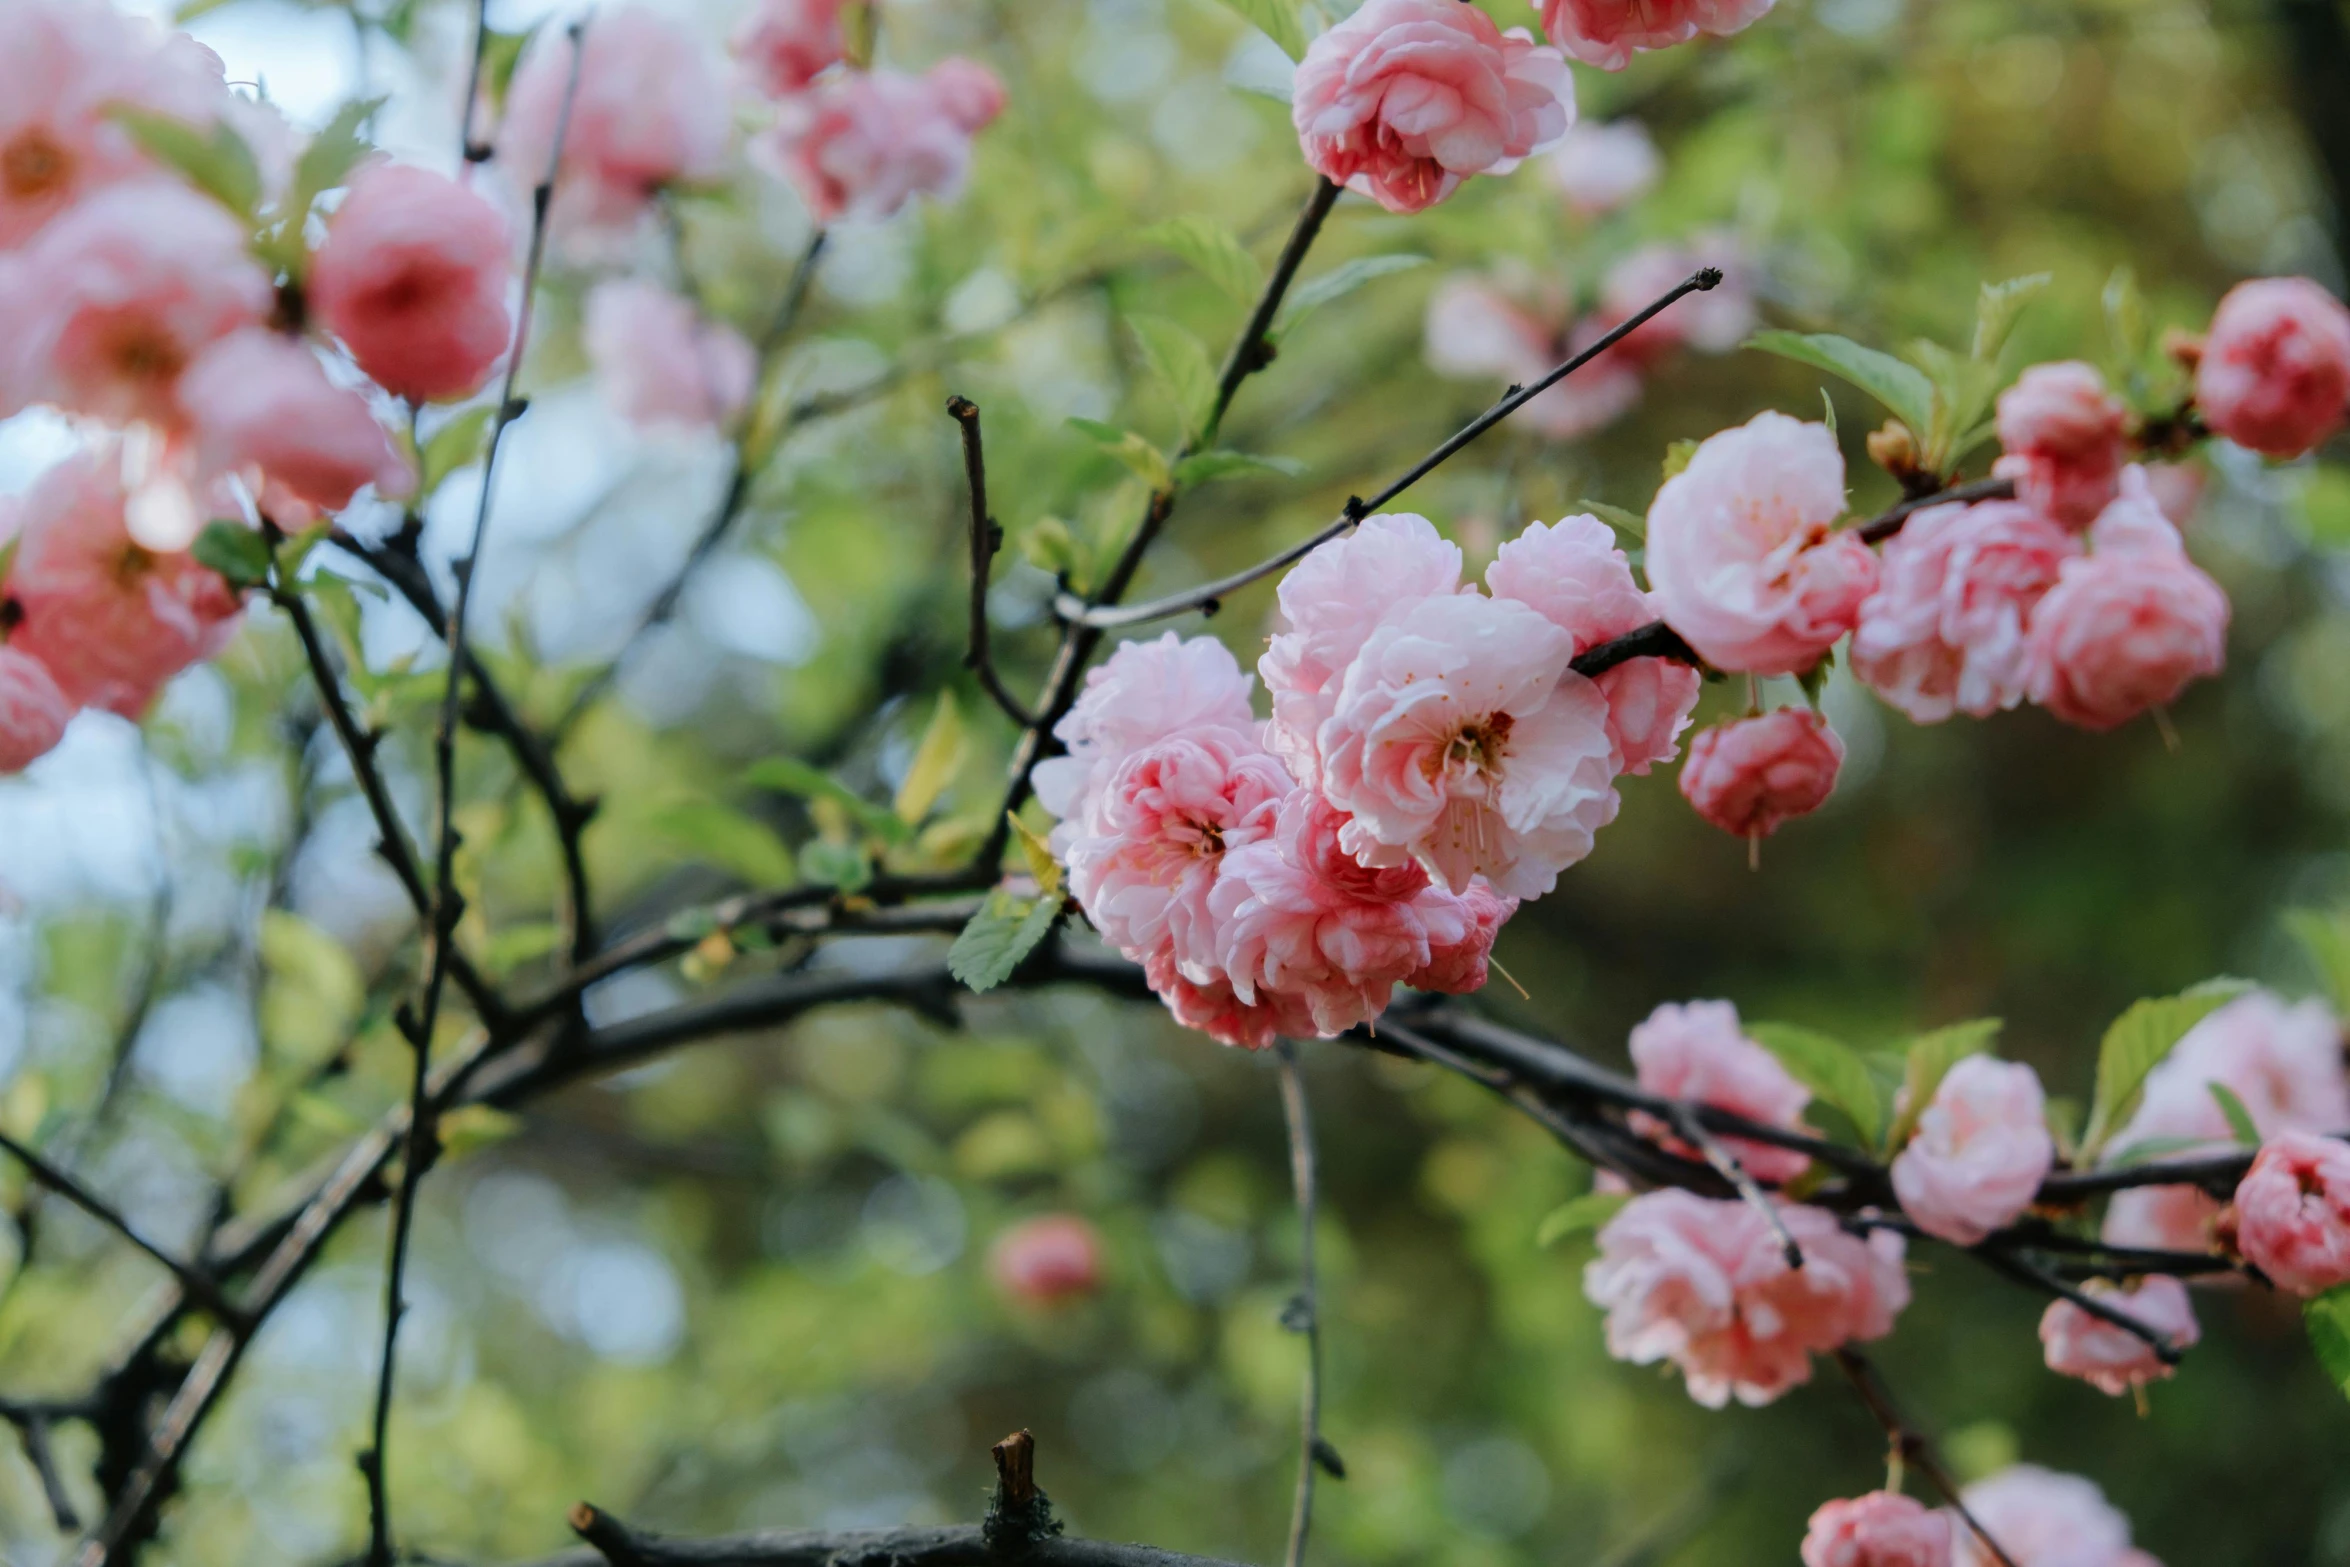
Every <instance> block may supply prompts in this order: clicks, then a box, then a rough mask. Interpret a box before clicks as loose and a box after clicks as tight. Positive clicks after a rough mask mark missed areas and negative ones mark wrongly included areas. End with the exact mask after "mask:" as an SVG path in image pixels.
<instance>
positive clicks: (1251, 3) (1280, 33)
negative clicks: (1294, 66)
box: [1224, 0, 1306, 60]
mask: <svg viewBox="0 0 2350 1567" xmlns="http://www.w3.org/2000/svg"><path fill="white" fill-rule="evenodd" d="M1224 4H1225V5H1227V6H1229V7H1231V8H1232V9H1233V10H1235V11H1237V12H1239V13H1240V15H1241V16H1242V17H1243V18H1244V19H1246V20H1247V21H1249V22H1251V23H1253V24H1255V25H1256V26H1257V27H1258V28H1260V29H1261V30H1262V31H1263V32H1264V35H1265V36H1266V37H1267V38H1270V39H1272V40H1273V42H1275V43H1277V44H1279V45H1280V46H1281V52H1282V53H1283V54H1285V55H1287V56H1289V57H1290V58H1291V59H1292V60H1302V59H1304V58H1305V54H1306V24H1305V23H1304V21H1302V20H1301V19H1300V18H1299V16H1298V14H1297V4H1296V0H1224Z"/></svg>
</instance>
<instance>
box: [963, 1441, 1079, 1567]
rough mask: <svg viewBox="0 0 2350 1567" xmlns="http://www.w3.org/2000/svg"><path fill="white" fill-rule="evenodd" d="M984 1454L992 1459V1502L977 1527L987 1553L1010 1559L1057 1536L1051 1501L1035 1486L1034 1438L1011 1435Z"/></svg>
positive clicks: (1058, 1525)
mask: <svg viewBox="0 0 2350 1567" xmlns="http://www.w3.org/2000/svg"><path fill="white" fill-rule="evenodd" d="M988 1451H989V1452H991V1453H993V1454H994V1455H995V1472H996V1490H995V1499H994V1500H993V1501H991V1502H989V1503H988V1507H987V1518H986V1520H985V1521H984V1522H983V1523H981V1524H980V1526H979V1537H980V1539H981V1540H982V1541H984V1542H985V1543H986V1545H987V1548H988V1550H989V1551H990V1552H992V1553H994V1554H996V1555H1010V1554H1014V1553H1017V1552H1018V1551H1019V1550H1020V1549H1021V1548H1022V1547H1024V1546H1028V1545H1033V1544H1035V1543H1036V1542H1037V1541H1038V1540H1044V1539H1050V1538H1051V1537H1052V1536H1054V1535H1057V1534H1059V1533H1060V1532H1061V1520H1059V1519H1058V1518H1055V1517H1054V1516H1053V1503H1052V1498H1051V1497H1049V1496H1047V1495H1045V1494H1044V1492H1043V1490H1042V1489H1040V1488H1039V1487H1038V1486H1037V1483H1036V1438H1035V1437H1034V1436H1033V1435H1031V1434H1030V1433H1029V1432H1027V1431H1026V1430H1020V1431H1015V1432H1013V1433H1012V1434H1011V1435H1010V1436H1007V1437H1005V1438H1004V1439H1003V1440H1002V1441H1000V1442H998V1443H996V1444H995V1446H993V1447H992V1448H990V1449H988Z"/></svg>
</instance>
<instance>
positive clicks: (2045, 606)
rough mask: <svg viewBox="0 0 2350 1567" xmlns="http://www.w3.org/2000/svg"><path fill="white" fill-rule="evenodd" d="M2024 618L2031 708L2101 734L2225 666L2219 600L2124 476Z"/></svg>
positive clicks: (2158, 512) (2141, 480) (2134, 476)
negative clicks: (2078, 549)
mask: <svg viewBox="0 0 2350 1567" xmlns="http://www.w3.org/2000/svg"><path fill="white" fill-rule="evenodd" d="M2089 544H2090V549H2091V551H2092V553H2090V554H2089V555H2087V556H2082V557H2076V558H2074V559H2071V560H2068V561H2066V562H2065V563H2064V565H2063V566H2062V567H2061V568H2060V569H2059V570H2058V573H2057V578H2056V585H2055V586H2054V587H2052V588H2050V589H2049V590H2048V592H2047V594H2046V596H2045V597H2043V598H2042V599H2041V600H2040V602H2039V604H2038V605H2037V606H2035V607H2034V609H2033V611H2032V620H2031V627H2030V632H2029V635H2030V656H2031V661H2032V672H2031V696H2032V700H2033V701H2035V702H2037V703H2039V704H2040V705H2041V706H2042V707H2045V708H2047V709H2048V710H2049V712H2051V713H2053V714H2055V715H2056V716H2057V717H2058V718H2060V719H2063V720H2064V721H2065V722H2066V723H2068V724H2073V725H2077V726H2078V727H2080V728H2083V729H2111V728H2113V727H2115V726H2116V725H2118V724H2123V723H2127V722H2128V721H2129V720H2131V719H2133V718H2135V717H2137V716H2138V715H2139V714H2140V713H2143V712H2145V711H2146V710H2147V709H2148V708H2150V707H2161V706H2163V705H2165V704H2166V703H2169V702H2171V701H2172V700H2174V699H2175V698H2176V697H2177V696H2178V694H2179V693H2180V692H2181V691H2183V690H2185V689H2186V687H2187V684H2188V682H2189V681H2192V680H2195V679H2197V678H2198V677H2201V676H2204V675H2216V674H2218V673H2219V671H2220V666H2221V665H2222V664H2224V663H2225V662H2226V661H2227V635H2228V596H2227V594H2226V593H2224V592H2222V591H2221V589H2220V586H2219V584H2218V583H2216V582H2214V581H2212V580H2211V578H2210V577H2208V576H2206V575H2204V573H2203V572H2202V571H2201V570H2200V569H2199V568H2198V567H2197V566H2196V565H2195V563H2194V562H2193V561H2191V560H2189V559H2188V558H2187V552H2186V550H2185V549H2184V548H2183V547H2181V545H2180V543H2179V533H2178V530H2177V529H2176V528H2174V527H2172V526H2171V524H2170V520H2169V519H2168V518H2166V517H2164V516H2163V515H2162V509H2161V508H2160V507H2159V506H2157V505H2156V504H2155V503H2154V497H2153V495H2152V493H2151V492H2150V491H2149V490H2148V489H2147V487H2146V481H2145V476H2144V475H2143V474H2142V473H2139V472H2138V471H2137V470H2135V469H2132V470H2130V471H2129V472H2128V473H2125V474H2124V475H2123V476H2122V492H2121V496H2120V498H2119V499H2117V500H2116V501H2115V502H2114V503H2113V504H2112V505H2110V506H2108V507H2106V508H2105V511H2104V512H2103V513H2102V514H2101V515H2100V516H2099V517H2098V519H2097V521H2096V523H2095V525H2094V526H2092V527H2091V528H2090V530H2089Z"/></svg>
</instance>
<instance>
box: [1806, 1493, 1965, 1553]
mask: <svg viewBox="0 0 2350 1567" xmlns="http://www.w3.org/2000/svg"><path fill="white" fill-rule="evenodd" d="M1803 1567H1950V1520H1949V1519H1947V1518H1945V1517H1944V1516H1942V1514H1940V1513H1938V1512H1935V1511H1933V1510H1931V1509H1930V1508H1927V1507H1925V1506H1923V1505H1922V1504H1920V1503H1918V1502H1915V1501H1913V1500H1911V1499H1910V1498H1909V1497H1906V1496H1903V1495H1902V1494H1901V1493H1900V1492H1898V1491H1871V1492H1869V1493H1868V1495H1866V1496H1855V1497H1850V1498H1840V1499H1838V1500H1836V1501H1833V1502H1827V1503H1823V1504H1822V1505H1821V1507H1820V1509H1819V1511H1817V1512H1815V1513H1813V1514H1812V1515H1811V1527H1810V1528H1809V1529H1807V1530H1805V1531H1804V1536H1803Z"/></svg>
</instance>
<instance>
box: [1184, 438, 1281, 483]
mask: <svg viewBox="0 0 2350 1567" xmlns="http://www.w3.org/2000/svg"><path fill="white" fill-rule="evenodd" d="M1305 471H1306V465H1305V464H1304V463H1302V462H1299V461H1298V460H1297V459H1296V458H1294V457H1260V456H1258V455H1257V454H1256V453H1255V452H1235V451H1228V450H1226V449H1224V448H1222V447H1219V448H1217V449H1216V450H1215V451H1212V452H1194V453H1193V454H1192V455H1191V456H1189V457H1186V458H1184V459H1183V461H1181V462H1179V463H1177V464H1176V465H1175V482H1176V483H1177V484H1181V485H1192V484H1206V483H1208V482H1209V481H1210V480H1213V479H1229V478H1232V477H1234V476H1236V475H1239V474H1266V473H1269V474H1278V475H1279V476H1280V477H1282V478H1285V479H1294V478H1296V477H1297V476H1298V475H1299V474H1302V473H1304V472H1305Z"/></svg>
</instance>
